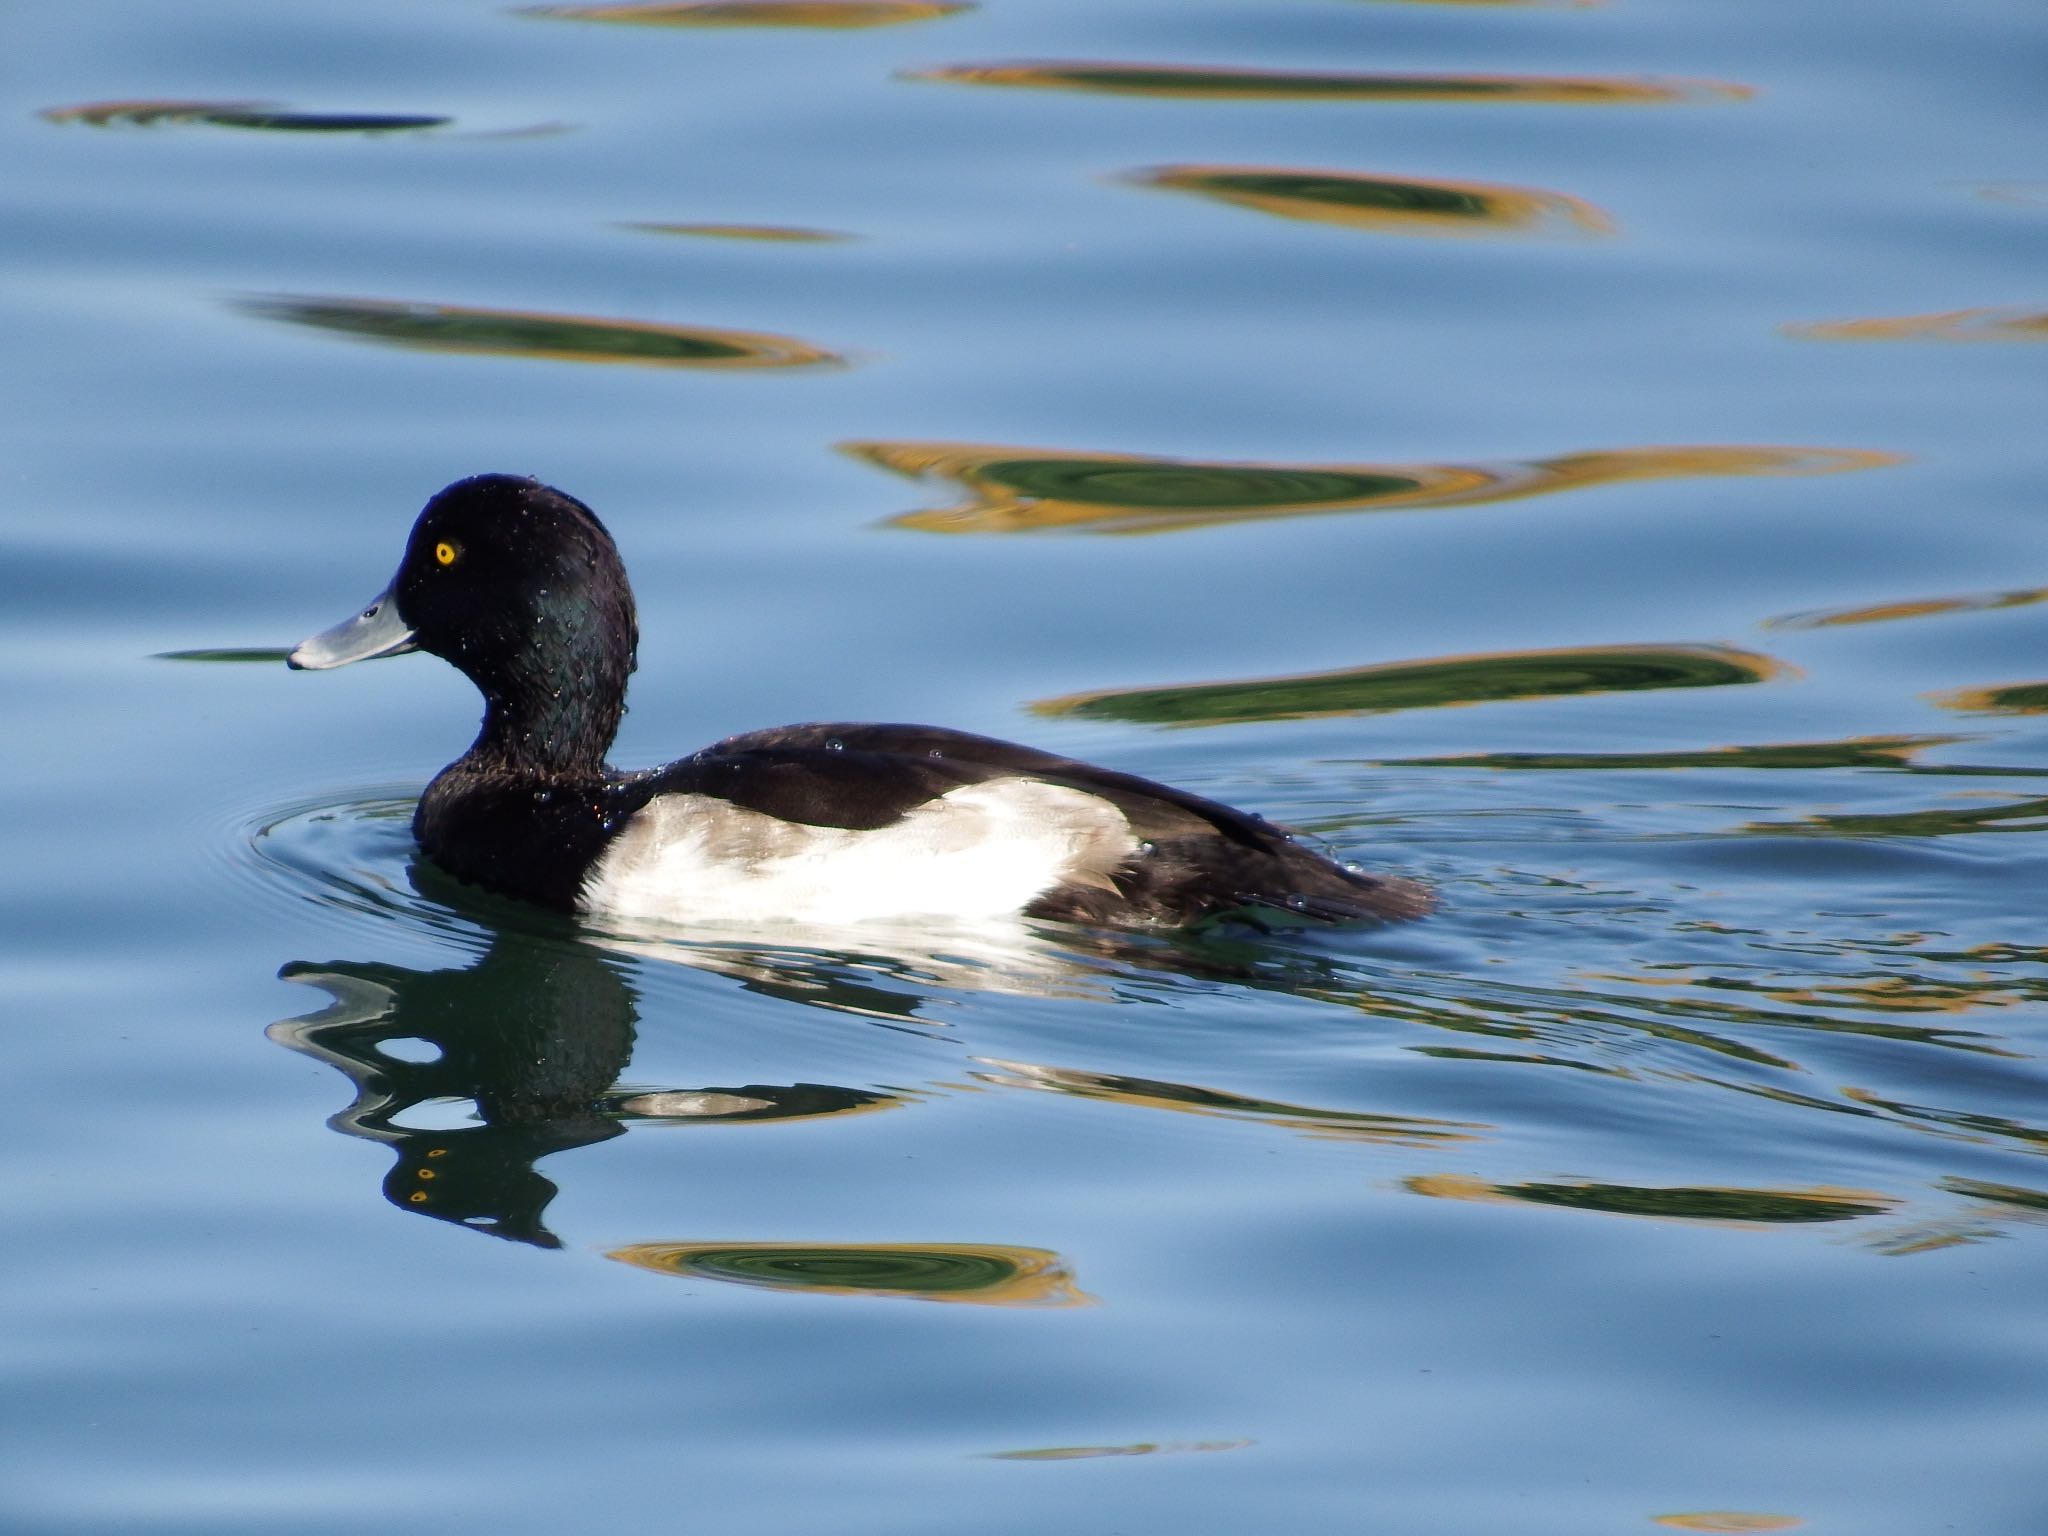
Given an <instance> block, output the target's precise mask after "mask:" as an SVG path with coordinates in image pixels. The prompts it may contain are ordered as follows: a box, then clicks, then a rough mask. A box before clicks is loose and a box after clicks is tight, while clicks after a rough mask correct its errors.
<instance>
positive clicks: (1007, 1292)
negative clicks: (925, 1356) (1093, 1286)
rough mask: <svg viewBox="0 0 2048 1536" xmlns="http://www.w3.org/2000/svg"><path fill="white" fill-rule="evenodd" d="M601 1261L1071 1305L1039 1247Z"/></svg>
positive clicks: (806, 1250) (941, 1296)
mask: <svg viewBox="0 0 2048 1536" xmlns="http://www.w3.org/2000/svg"><path fill="white" fill-rule="evenodd" d="M607 1257H609V1258H614V1259H618V1260H620V1261H621V1262H622V1263H626V1264H633V1265H637V1266H638V1267H639V1268H641V1269H651V1270H654V1271H656V1272H657V1273H661V1274H670V1275H682V1276H687V1277H690V1278H693V1279H699V1280H727V1281H732V1282H734V1283H735V1284H739V1285H750V1286H757V1287H759V1288H761V1289H763V1290H772V1291H807V1292H810V1293H812V1294H814V1295H821V1296H895V1297H905V1298H909V1299H913V1300H917V1301H954V1302H971V1303H973V1304H975V1305H977V1306H1002V1307H1074V1306H1085V1305H1087V1304H1089V1303H1091V1302H1092V1301H1093V1300H1094V1298H1093V1297H1092V1296H1089V1295H1087V1294H1086V1293H1085V1292H1083V1291H1080V1290H1078V1289H1076V1288H1075V1286H1074V1280H1073V1276H1072V1274H1071V1273H1070V1272H1069V1270H1068V1268H1067V1263H1066V1261H1065V1260H1064V1259H1062V1258H1061V1257H1060V1256H1059V1255H1058V1254H1056V1253H1052V1252H1049V1251H1048V1250H1046V1249H1043V1248H1017V1247H1011V1246H1008V1245H1004V1244H969V1243H634V1244H632V1245H630V1246H628V1247H624V1248H615V1249H613V1250H612V1251H611V1252H610V1253H609V1254H608V1255H607Z"/></svg>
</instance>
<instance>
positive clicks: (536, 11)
mask: <svg viewBox="0 0 2048 1536" xmlns="http://www.w3.org/2000/svg"><path fill="white" fill-rule="evenodd" d="M973 9H974V6H973V5H972V4H969V3H966V0H940V3H924V0H691V3H688V4H682V5H662V4H650V5H529V6H522V7H520V8H519V9H518V10H516V11H515V12H513V14H514V15H516V16H542V17H547V18H550V19H552V20H557V21H603V22H617V23H622V24H624V25H628V26H637V27H824V28H832V29H836V30H846V29H851V28H856V27H890V26H897V25H900V24H902V23H904V22H909V21H935V20H937V19H939V18H940V17H944V16H957V15H959V14H960V13H961V12H962V11H971V10H973Z"/></svg>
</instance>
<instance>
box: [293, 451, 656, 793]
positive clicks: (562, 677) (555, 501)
mask: <svg viewBox="0 0 2048 1536" xmlns="http://www.w3.org/2000/svg"><path fill="white" fill-rule="evenodd" d="M638 644H639V629H638V625H637V623H636V621H635V618H634V611H633V593H632V589H631V588H630V587H629V586H628V585H627V582H626V569H625V566H624V564H623V563H622V562H621V561H620V559H619V552H618V549H617V547H616V546H615V545H614V544H613V543H612V538H611V535H610V534H609V533H607V532H606V531H605V528H604V525H603V524H602V523H600V522H599V521H598V520H597V516H596V514H595V513H593V512H592V511H591V510H590V508H588V507H586V506H585V505H583V503H582V502H580V501H578V500H577V499H576V498H575V497H573V496H569V495H565V494H564V493H563V492H561V491H558V490H556V489H554V488H553V487H552V486H547V485H543V484H541V483H540V482H539V481H538V480H529V479H525V478H522V477H520V476H516V475H476V476H473V477H472V478H470V479H467V480H458V481H456V482H455V484H453V485H451V486H449V487H448V488H447V489H446V490H444V491H442V492H440V494H438V495H437V496H435V497H434V498H433V500H431V501H429V502H428V503H427V504H426V507H425V508H424V509H423V510H422V511H421V512H420V515H419V520H418V521H417V522H415V523H414V524H413V528H412V536H411V537H410V538H409V539H408V540H407V541H406V546H405V558H404V559H403V560H401V561H400V562H399V566H398V574H397V575H396V576H394V577H392V578H391V584H390V585H389V586H388V587H386V588H385V589H384V590H383V591H382V592H381V593H379V594H378V595H377V596H376V597H375V598H373V599H372V600H371V601H370V602H369V604H368V605H367V606H366V607H364V608H363V610H362V611H361V612H360V613H357V614H355V615H354V616H353V617H351V618H347V619H344V620H343V621H342V622H341V623H339V624H337V625H335V626H334V627H333V628H332V629H327V630H323V631H321V632H320V633H319V634H317V635H315V636H313V637H312V638H311V639H309V640H307V641H305V642H304V643H302V644H301V645H300V646H299V647H298V648H297V649H296V650H294V651H293V652H292V653H291V656H290V657H289V664H290V665H291V666H293V667H295V668H300V669H307V670H321V669H325V668H328V667H340V666H346V665H347V664H348V663H349V662H352V661H368V660H370V659H371V658H373V657H377V656H398V655H403V654H404V653H405V652H407V651H427V652H430V653H432V654H433V655H436V656H439V657H442V658H443V659H445V660H446V661H448V662H450V663H452V664H453V665H454V666H456V667H457V668H459V669H460V670H461V671H462V672H463V673H464V674H465V675H467V676H468V677H469V679H470V680H471V681H472V682H474V683H475V684H476V685H477V687H478V688H479V689H481V690H482V692H483V695H484V699H485V702H486V704H487V706H488V708H487V710H486V713H485V717H484V738H483V740H486V741H487V740H491V739H492V738H493V733H494V730H495V731H496V733H497V736H498V737H499V738H500V740H499V744H500V746H501V747H503V748H505V749H506V750H513V751H516V752H518V754H519V755H521V756H527V755H531V756H536V757H539V758H542V759H546V760H553V761H566V760H572V759H580V758H583V757H585V756H589V755H592V753H593V745H592V744H593V742H594V756H595V758H602V756H603V753H604V749H605V748H606V747H607V746H609V745H610V742H611V737H612V733H613V732H614V731H615V730H616V729H617V727H618V720H619V715H620V713H621V712H622V711H623V709H624V704H625V695H626V677H627V675H628V674H629V673H631V671H632V670H633V665H634V657H635V652H636V650H637V648H638Z"/></svg>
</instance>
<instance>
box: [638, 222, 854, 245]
mask: <svg viewBox="0 0 2048 1536" xmlns="http://www.w3.org/2000/svg"><path fill="white" fill-rule="evenodd" d="M619 227H620V228H621V229H637V230H639V231H641V233H643V234H649V235H695V236H698V237H699V238H701V239H706V240H765V241H770V242H774V243H779V244H785V245H824V244H830V243H832V242H835V241H841V240H854V239H858V238H859V237H858V236H856V235H849V234H846V233H845V232H843V231H841V230H837V229H806V228H804V227H803V226H801V225H796V224H652V223H645V222H632V223H627V224H622V225H620V226H619Z"/></svg>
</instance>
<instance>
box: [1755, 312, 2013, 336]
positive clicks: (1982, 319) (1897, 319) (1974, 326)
mask: <svg viewBox="0 0 2048 1536" xmlns="http://www.w3.org/2000/svg"><path fill="white" fill-rule="evenodd" d="M1781 329H1782V330H1783V331H1784V333H1785V334H1786V335H1787V336H1797V337H1799V338H1800V339H1802V340H1805V341H2048V309H2031V308H2019V307H2015V308H2006V309H1951V310H1944V311H1942V312H1941V313H1938V314H1932V315H1880V316H1873V317H1871V318H1869V319H1864V320H1819V321H1807V322H1803V323H1799V324H1793V325H1786V326H1783V327H1781Z"/></svg>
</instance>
